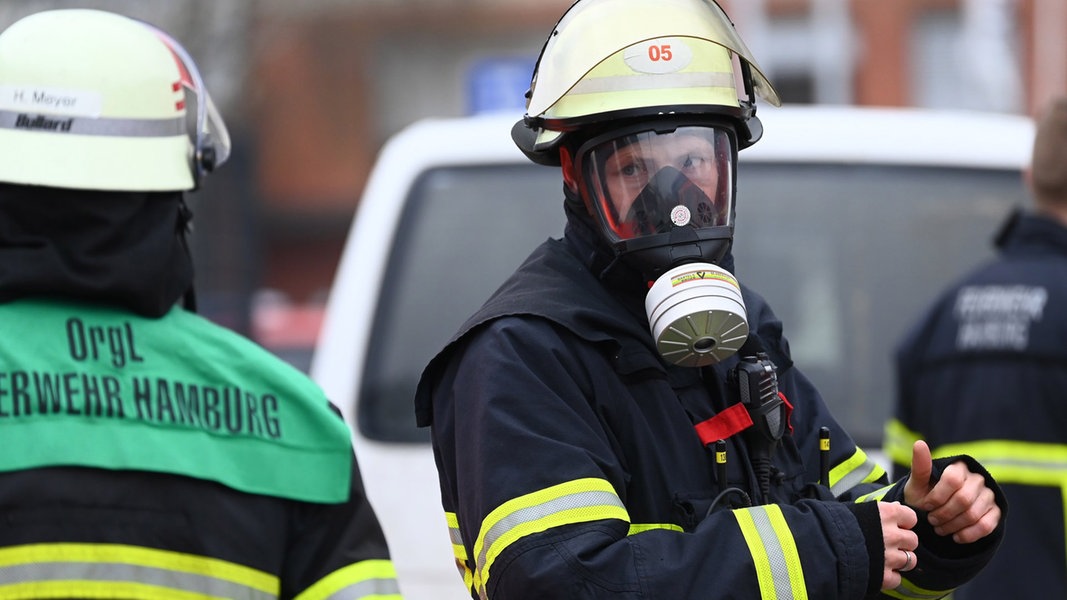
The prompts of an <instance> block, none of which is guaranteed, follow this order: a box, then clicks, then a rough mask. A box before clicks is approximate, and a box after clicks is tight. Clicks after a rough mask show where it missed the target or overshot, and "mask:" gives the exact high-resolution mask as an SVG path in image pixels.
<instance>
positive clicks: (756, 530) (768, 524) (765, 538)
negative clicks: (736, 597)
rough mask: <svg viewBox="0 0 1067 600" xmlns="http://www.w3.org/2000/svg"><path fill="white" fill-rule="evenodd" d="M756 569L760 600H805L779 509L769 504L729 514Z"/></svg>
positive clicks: (796, 559) (800, 572)
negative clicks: (731, 515)
mask: <svg viewBox="0 0 1067 600" xmlns="http://www.w3.org/2000/svg"><path fill="white" fill-rule="evenodd" d="M733 513H734V517H735V518H736V519H737V524H738V525H739V526H740V528H741V534H742V535H743V536H744V538H745V543H746V544H748V551H749V553H750V554H751V555H752V562H753V565H754V566H755V568H756V579H757V580H758V581H759V588H760V598H761V599H762V600H807V597H808V591H807V587H806V585H805V583H804V568H803V567H802V566H801V564H800V553H799V552H798V551H797V545H796V540H794V539H793V532H792V531H790V530H789V525H788V523H786V522H785V516H784V515H783V514H782V509H781V507H779V506H777V505H774V504H769V505H765V506H754V507H752V508H744V509H738V510H735V511H733Z"/></svg>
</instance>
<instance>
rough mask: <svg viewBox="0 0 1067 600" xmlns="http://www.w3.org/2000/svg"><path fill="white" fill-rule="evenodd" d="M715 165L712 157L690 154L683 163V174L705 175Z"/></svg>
mask: <svg viewBox="0 0 1067 600" xmlns="http://www.w3.org/2000/svg"><path fill="white" fill-rule="evenodd" d="M712 164H713V162H712V160H711V158H710V157H708V156H706V155H703V154H696V153H690V154H687V155H686V156H685V158H684V159H682V161H681V165H682V168H681V170H682V171H683V172H691V173H703V172H705V171H707V170H708V169H709V168H711V165H712Z"/></svg>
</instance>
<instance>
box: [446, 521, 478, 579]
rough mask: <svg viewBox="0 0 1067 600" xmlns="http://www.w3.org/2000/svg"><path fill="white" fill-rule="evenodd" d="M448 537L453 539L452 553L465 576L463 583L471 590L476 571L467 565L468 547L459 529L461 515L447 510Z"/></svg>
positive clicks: (460, 572) (458, 567)
mask: <svg viewBox="0 0 1067 600" xmlns="http://www.w3.org/2000/svg"><path fill="white" fill-rule="evenodd" d="M445 522H446V523H448V538H449V539H450V540H451V541H452V555H453V556H455V557H456V569H457V570H458V571H459V576H460V577H462V578H463V585H464V586H466V588H467V589H468V590H469V589H471V585H472V584H473V582H474V573H473V572H472V571H471V569H470V567H468V566H467V547H466V546H464V545H463V535H462V534H461V533H460V531H459V517H458V516H456V513H451V512H446V513H445Z"/></svg>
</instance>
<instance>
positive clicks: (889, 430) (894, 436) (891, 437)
mask: <svg viewBox="0 0 1067 600" xmlns="http://www.w3.org/2000/svg"><path fill="white" fill-rule="evenodd" d="M921 439H922V436H921V435H919V434H918V433H917V432H914V431H912V430H910V429H908V428H907V427H906V426H905V425H904V423H902V422H900V420H898V419H890V420H889V422H888V423H886V425H885V441H884V442H882V449H883V450H885V454H886V456H888V457H889V459H890V460H891V461H893V462H894V463H896V464H898V465H903V466H910V465H911V447H912V446H913V445H914V444H915V442H917V441H919V440H921Z"/></svg>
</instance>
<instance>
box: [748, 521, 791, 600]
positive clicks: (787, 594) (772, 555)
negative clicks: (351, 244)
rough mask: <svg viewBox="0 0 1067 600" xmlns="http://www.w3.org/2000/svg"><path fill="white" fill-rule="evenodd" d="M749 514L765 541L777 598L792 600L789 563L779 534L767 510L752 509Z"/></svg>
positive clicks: (764, 547) (761, 538)
mask: <svg viewBox="0 0 1067 600" xmlns="http://www.w3.org/2000/svg"><path fill="white" fill-rule="evenodd" d="M749 514H750V515H752V523H753V524H754V525H755V526H756V531H757V532H758V533H759V537H760V540H762V541H763V549H764V550H765V551H766V552H767V560H768V562H769V563H770V567H771V571H772V573H773V577H772V578H771V579H772V580H773V581H774V593H775V597H776V598H777V600H791V599H792V598H793V588H792V586H791V585H790V578H789V561H788V560H787V559H786V557H785V551H784V550H783V549H782V542H781V540H779V539H778V533H777V532H775V530H774V526H773V525H772V524H771V519H770V516H769V515H768V514H767V510H766V509H765V508H762V507H758V506H757V507H754V508H752V509H751V510H750V511H749Z"/></svg>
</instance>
